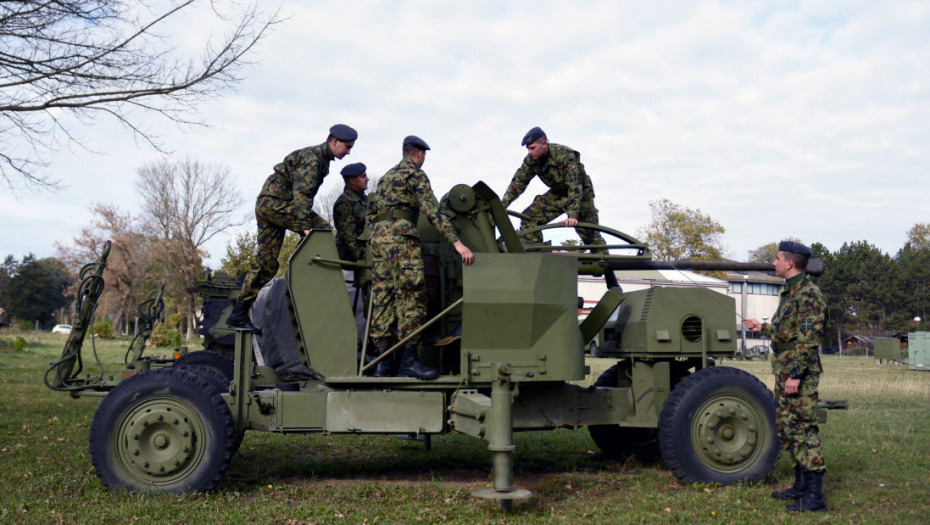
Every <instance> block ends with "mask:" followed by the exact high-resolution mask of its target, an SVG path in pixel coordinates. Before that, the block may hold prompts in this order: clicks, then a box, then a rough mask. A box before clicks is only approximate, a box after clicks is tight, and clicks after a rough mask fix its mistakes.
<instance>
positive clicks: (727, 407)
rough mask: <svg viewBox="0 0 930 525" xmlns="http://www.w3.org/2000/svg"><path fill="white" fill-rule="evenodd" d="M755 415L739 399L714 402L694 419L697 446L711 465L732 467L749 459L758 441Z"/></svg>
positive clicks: (703, 408)
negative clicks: (698, 445)
mask: <svg viewBox="0 0 930 525" xmlns="http://www.w3.org/2000/svg"><path fill="white" fill-rule="evenodd" d="M758 426H759V425H758V424H757V422H756V417H755V415H754V413H753V412H752V411H751V410H750V409H749V408H748V407H747V406H746V405H745V404H744V403H743V402H742V401H741V400H739V399H733V398H726V399H715V400H712V401H711V402H709V403H707V404H706V405H705V406H704V407H702V410H701V411H700V412H699V413H698V415H697V417H696V418H695V426H694V431H695V432H696V433H697V436H696V437H697V438H698V439H696V440H695V443H699V444H700V447H701V450H700V451H699V453H700V454H701V455H703V456H704V457H705V458H706V459H708V460H709V461H710V462H711V463H716V464H718V465H721V466H733V465H737V464H740V463H743V462H745V461H746V460H748V459H750V458H751V457H752V455H753V453H754V452H755V449H756V444H757V443H758V441H759V436H758Z"/></svg>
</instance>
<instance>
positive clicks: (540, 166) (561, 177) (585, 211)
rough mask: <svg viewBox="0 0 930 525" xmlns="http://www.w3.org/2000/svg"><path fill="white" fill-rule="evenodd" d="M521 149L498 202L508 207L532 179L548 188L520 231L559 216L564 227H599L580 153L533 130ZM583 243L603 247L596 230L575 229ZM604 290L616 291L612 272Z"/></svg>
mask: <svg viewBox="0 0 930 525" xmlns="http://www.w3.org/2000/svg"><path fill="white" fill-rule="evenodd" d="M522 145H523V146H526V149H527V151H528V152H529V153H528V154H527V156H526V158H524V159H523V164H522V165H521V166H520V168H518V169H517V172H516V173H514V175H513V179H512V180H511V181H510V185H509V186H507V191H506V192H504V197H503V198H502V199H501V202H502V203H503V204H504V207H505V208H506V207H507V206H509V205H510V203H511V202H513V201H515V200H516V199H517V198H518V197H519V196H520V195H522V194H523V192H524V191H525V190H526V187H527V185H528V184H529V183H530V181H532V180H533V177H537V176H538V177H539V180H541V181H542V182H543V184H545V185H546V186H548V187H549V191H547V192H546V193H543V194H542V195H537V196H536V198H535V199H533V203H532V204H530V205H529V207H527V208H526V209H525V210H523V214H524V215H526V218H525V219H522V220H521V221H520V228H521V229H526V228H532V227H535V226H540V225H543V224H546V223H548V222H549V221H551V220H552V219H555V218H556V217H558V216H559V215H561V214H563V213H564V214H566V215H567V216H568V218H567V219H565V225H566V226H571V227H574V226H577V224H578V223H579V222H589V223H592V224H599V223H598V217H597V208H595V207H594V187H593V186H592V185H591V177H589V176H588V174H587V173H585V170H584V164H582V163H581V154H580V153H578V152H577V151H575V150H573V149H571V148H569V147H566V146H562V145H559V144H554V143H553V144H550V143H549V139H548V138H547V137H546V133H545V132H544V131H543V130H542V129H540V128H538V127H535V128H533V129H531V130H529V131H528V132H527V133H526V135H525V136H524V137H523V142H522ZM575 231H576V232H578V236H579V237H581V240H582V242H584V244H587V245H606V244H607V243H606V242H604V238H603V237H601V234H600V233H599V232H598V231H597V230H591V229H589V228H575ZM526 238H527V239H528V240H530V241H532V242H537V243H539V242H542V233H541V232H535V233H532V234H529V235H527V236H526ZM591 253H603V254H605V255H606V254H607V253H608V251H607V249H606V248H594V249H592V250H591ZM604 278H605V280H606V281H607V288H617V287H619V284H618V283H617V278H616V277H615V276H614V273H613V271H611V270H608V271H607V272H606V273H605V274H604Z"/></svg>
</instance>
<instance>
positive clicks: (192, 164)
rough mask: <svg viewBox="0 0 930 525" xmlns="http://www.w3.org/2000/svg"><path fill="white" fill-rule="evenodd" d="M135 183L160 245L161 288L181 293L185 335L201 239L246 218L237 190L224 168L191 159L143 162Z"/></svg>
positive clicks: (190, 322) (148, 227)
mask: <svg viewBox="0 0 930 525" xmlns="http://www.w3.org/2000/svg"><path fill="white" fill-rule="evenodd" d="M136 188H137V189H138V190H139V193H140V195H141V196H142V201H143V212H142V222H143V224H144V228H145V231H146V232H147V233H148V235H149V238H150V239H151V240H152V242H154V243H157V244H158V245H159V246H160V252H159V253H160V254H161V260H162V268H163V271H164V276H165V278H166V279H168V285H167V286H166V292H165V293H166V294H168V293H169V292H170V293H171V294H172V295H174V296H175V297H178V298H179V299H180V298H182V297H183V298H184V300H183V301H179V304H184V305H185V306H186V307H187V312H186V313H187V319H188V336H190V335H191V334H192V329H193V312H194V309H193V308H194V298H193V296H192V295H191V294H190V293H189V292H186V289H187V287H189V286H191V285H192V283H193V282H194V281H195V280H196V278H197V276H198V274H199V273H200V272H201V271H202V267H203V264H202V261H203V256H204V255H205V254H204V252H203V247H204V245H205V244H206V243H207V242H208V241H209V240H210V239H212V238H213V237H214V236H216V235H217V234H219V233H221V232H223V231H225V230H226V229H228V228H231V227H234V226H239V225H242V224H244V223H245V222H246V221H247V220H248V218H246V217H236V213H237V211H238V209H239V207H240V206H241V205H242V204H243V202H244V201H243V198H242V195H241V194H240V193H239V191H238V190H236V185H235V181H233V180H232V178H231V177H230V175H229V170H228V169H227V168H224V167H221V166H207V165H204V164H201V163H199V162H197V161H193V160H190V159H188V160H185V161H181V162H168V161H162V162H155V163H151V164H148V165H146V166H143V167H142V168H141V169H139V171H138V178H137V179H136ZM179 313H180V312H179Z"/></svg>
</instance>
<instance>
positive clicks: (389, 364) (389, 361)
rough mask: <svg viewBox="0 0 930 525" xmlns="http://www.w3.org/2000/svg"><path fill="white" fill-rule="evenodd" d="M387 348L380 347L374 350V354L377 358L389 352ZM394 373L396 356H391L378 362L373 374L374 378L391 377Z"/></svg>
mask: <svg viewBox="0 0 930 525" xmlns="http://www.w3.org/2000/svg"><path fill="white" fill-rule="evenodd" d="M387 349H388V347H387V346H379V347H376V348H375V349H374V350H372V351H371V352H372V354H374V357H375V358H377V357H378V356H380V355H381V354H383V353H385V352H387ZM393 372H394V356H393V355H389V356H387V357H385V358H384V359H382V360H380V361H378V363H377V364H376V365H375V369H374V370H373V371H372V372H371V375H372V377H390V375H391V373H393Z"/></svg>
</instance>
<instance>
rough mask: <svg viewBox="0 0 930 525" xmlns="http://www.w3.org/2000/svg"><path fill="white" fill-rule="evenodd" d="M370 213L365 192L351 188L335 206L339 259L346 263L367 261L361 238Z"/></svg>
mask: <svg viewBox="0 0 930 525" xmlns="http://www.w3.org/2000/svg"><path fill="white" fill-rule="evenodd" d="M367 211H368V197H367V196H366V195H365V192H363V191H355V190H353V189H350V188H346V189H345V190H343V192H342V195H340V196H339V198H338V199H336V203H335V204H333V222H334V223H335V226H336V249H337V250H339V258H340V259H342V260H344V261H363V260H365V241H363V240H361V239H359V236H360V235H361V234H362V232H363V231H365V213H366V212H367Z"/></svg>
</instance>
